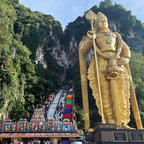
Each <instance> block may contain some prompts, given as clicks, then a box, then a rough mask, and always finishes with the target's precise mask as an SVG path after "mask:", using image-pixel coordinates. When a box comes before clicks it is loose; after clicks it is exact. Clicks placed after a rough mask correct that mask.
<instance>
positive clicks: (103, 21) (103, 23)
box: [97, 17, 108, 29]
mask: <svg viewBox="0 0 144 144" xmlns="http://www.w3.org/2000/svg"><path fill="white" fill-rule="evenodd" d="M103 27H105V28H108V21H107V18H104V17H103V18H100V19H98V20H97V28H98V29H102V28H103Z"/></svg>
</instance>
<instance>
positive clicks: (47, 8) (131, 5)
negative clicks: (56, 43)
mask: <svg viewBox="0 0 144 144" xmlns="http://www.w3.org/2000/svg"><path fill="white" fill-rule="evenodd" d="M101 1H103V0H20V3H21V4H23V5H24V6H26V7H29V8H30V9H31V10H32V11H41V12H43V13H45V14H51V15H52V16H53V17H54V18H55V19H57V20H58V21H59V22H60V23H61V24H62V26H63V28H65V26H66V25H67V24H68V23H69V22H72V21H74V20H75V19H76V18H77V17H78V16H83V14H84V12H85V11H87V10H88V9H90V8H91V7H92V6H94V5H97V6H99V3H100V2H101ZM112 2H113V3H118V4H122V5H123V7H125V8H126V9H127V10H131V12H132V14H133V15H135V16H136V17H137V18H138V19H139V20H141V21H142V22H143V23H144V8H143V7H144V0H112Z"/></svg>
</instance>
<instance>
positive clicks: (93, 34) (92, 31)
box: [87, 30, 96, 39]
mask: <svg viewBox="0 0 144 144" xmlns="http://www.w3.org/2000/svg"><path fill="white" fill-rule="evenodd" d="M87 36H88V37H89V38H90V39H93V38H94V39H96V31H95V30H90V31H88V32H87Z"/></svg>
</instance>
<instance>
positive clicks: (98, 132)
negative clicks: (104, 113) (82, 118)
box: [87, 124, 144, 144]
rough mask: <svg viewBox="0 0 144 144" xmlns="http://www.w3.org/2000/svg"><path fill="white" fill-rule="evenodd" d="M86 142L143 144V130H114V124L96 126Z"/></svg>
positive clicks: (98, 143) (97, 143)
mask: <svg viewBox="0 0 144 144" xmlns="http://www.w3.org/2000/svg"><path fill="white" fill-rule="evenodd" d="M87 141H91V142H95V143H96V144H142V143H143V144H144V130H128V129H116V125H114V124H98V125H97V127H96V128H95V130H94V132H93V133H92V134H90V135H87Z"/></svg>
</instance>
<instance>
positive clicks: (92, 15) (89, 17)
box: [86, 10, 105, 123]
mask: <svg viewBox="0 0 144 144" xmlns="http://www.w3.org/2000/svg"><path fill="white" fill-rule="evenodd" d="M86 19H87V20H88V21H89V22H90V24H91V30H92V31H94V27H93V23H94V21H95V20H96V19H97V15H96V14H95V13H94V12H93V11H91V10H90V11H89V12H88V13H87V14H86ZM95 39H96V34H95V33H92V40H93V47H94V55H95V64H96V74H97V83H98V93H99V100H100V111H101V117H102V123H105V118H104V111H103V103H102V96H101V86H100V78H99V68H98V61H97V53H96V43H95Z"/></svg>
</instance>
